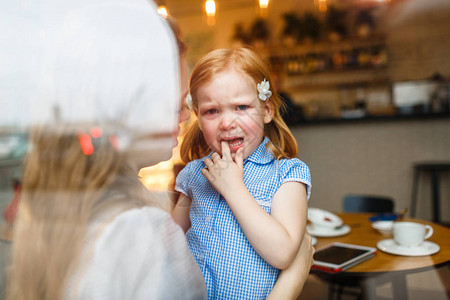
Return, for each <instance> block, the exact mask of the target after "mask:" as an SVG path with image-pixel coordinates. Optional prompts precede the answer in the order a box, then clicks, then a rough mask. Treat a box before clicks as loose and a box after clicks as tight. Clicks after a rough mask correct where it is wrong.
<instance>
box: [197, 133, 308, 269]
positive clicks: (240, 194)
mask: <svg viewBox="0 0 450 300" xmlns="http://www.w3.org/2000/svg"><path fill="white" fill-rule="evenodd" d="M242 150H243V149H242V148H241V149H239V150H238V151H237V152H236V154H235V158H234V160H233V159H232V157H231V154H230V149H229V147H228V144H227V143H225V142H223V143H222V157H220V156H219V154H217V153H214V154H213V156H212V160H210V159H205V165H206V167H207V169H203V170H202V174H203V175H204V176H205V177H206V178H207V179H208V180H209V181H210V182H211V184H212V185H213V186H214V188H215V189H216V190H217V191H218V192H219V193H220V194H221V195H222V196H223V197H224V198H225V200H226V201H227V203H228V206H229V207H230V209H231V211H232V212H233V214H234V216H235V217H236V220H237V221H238V222H239V225H240V226H241V228H242V230H243V231H244V234H245V236H246V237H247V239H248V240H249V242H250V244H251V245H252V246H253V248H254V249H255V250H256V251H257V252H258V253H259V255H261V257H262V258H264V259H265V260H266V261H267V262H268V263H269V264H271V265H272V266H274V267H276V268H278V269H285V268H287V267H288V266H289V265H290V264H291V263H292V261H293V260H294V258H295V256H296V254H297V252H298V249H299V247H300V243H301V241H302V238H303V236H304V233H305V228H306V218H307V216H306V214H307V198H306V188H305V185H304V184H302V183H299V182H286V183H284V184H282V185H281V186H280V188H279V189H278V191H277V192H276V193H275V195H274V197H273V199H272V212H271V215H269V214H267V213H266V212H265V211H264V209H262V208H261V206H260V205H259V204H258V203H257V202H256V201H255V199H254V198H253V196H252V195H251V194H250V192H249V191H248V190H247V188H246V187H245V184H244V180H243V151H242Z"/></svg>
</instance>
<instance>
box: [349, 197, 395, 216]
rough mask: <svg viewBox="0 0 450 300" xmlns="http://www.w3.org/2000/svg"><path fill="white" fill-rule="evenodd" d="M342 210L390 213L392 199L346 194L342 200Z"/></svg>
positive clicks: (392, 207) (392, 206) (392, 205)
mask: <svg viewBox="0 0 450 300" xmlns="http://www.w3.org/2000/svg"><path fill="white" fill-rule="evenodd" d="M343 210H344V212H368V213H391V212H394V200H392V198H389V197H386V196H375V195H346V196H345V197H344V200H343Z"/></svg>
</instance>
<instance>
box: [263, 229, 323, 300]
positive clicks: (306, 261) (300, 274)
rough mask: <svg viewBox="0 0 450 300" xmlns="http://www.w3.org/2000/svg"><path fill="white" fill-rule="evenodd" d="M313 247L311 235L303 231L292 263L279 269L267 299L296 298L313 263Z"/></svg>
mask: <svg viewBox="0 0 450 300" xmlns="http://www.w3.org/2000/svg"><path fill="white" fill-rule="evenodd" d="M314 252H315V250H314V247H313V245H312V242H311V236H310V235H309V234H308V233H305V235H304V237H303V241H302V244H301V246H300V249H299V251H298V253H297V256H296V257H295V259H294V261H293V262H292V264H291V265H290V266H289V267H288V268H287V269H285V270H283V271H281V273H280V276H278V279H277V282H276V283H275V285H274V287H273V289H272V291H271V292H270V294H269V296H268V297H267V298H266V299H267V300H276V299H297V298H298V296H299V295H300V293H301V292H302V289H303V285H304V284H305V281H306V278H307V277H308V274H309V269H310V268H311V266H312V265H313V263H314V260H313V255H314Z"/></svg>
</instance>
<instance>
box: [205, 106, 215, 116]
mask: <svg viewBox="0 0 450 300" xmlns="http://www.w3.org/2000/svg"><path fill="white" fill-rule="evenodd" d="M215 113H217V109H215V108H213V109H209V110H207V111H206V114H208V115H212V114H215Z"/></svg>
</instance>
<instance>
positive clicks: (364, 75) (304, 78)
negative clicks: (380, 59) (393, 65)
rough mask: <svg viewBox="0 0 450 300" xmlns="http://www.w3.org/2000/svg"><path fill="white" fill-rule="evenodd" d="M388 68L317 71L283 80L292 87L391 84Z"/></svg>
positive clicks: (285, 86) (286, 86)
mask: <svg viewBox="0 0 450 300" xmlns="http://www.w3.org/2000/svg"><path fill="white" fill-rule="evenodd" d="M389 84H390V79H389V76H388V74H387V72H386V68H365V69H348V70H345V71H344V70H339V71H328V72H317V73H311V74H304V75H289V76H286V77H285V78H284V80H283V83H282V85H283V87H284V88H286V89H292V88H303V89H304V88H308V89H317V88H342V87H352V86H361V85H370V86H374V85H389Z"/></svg>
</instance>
